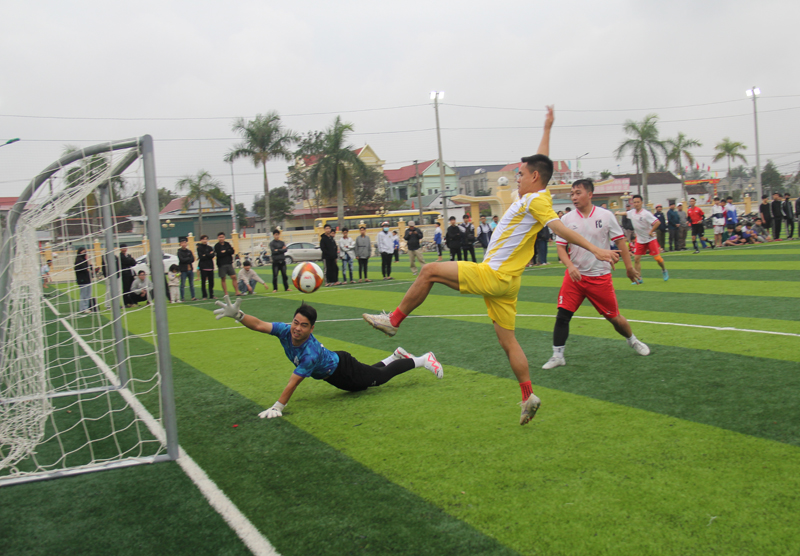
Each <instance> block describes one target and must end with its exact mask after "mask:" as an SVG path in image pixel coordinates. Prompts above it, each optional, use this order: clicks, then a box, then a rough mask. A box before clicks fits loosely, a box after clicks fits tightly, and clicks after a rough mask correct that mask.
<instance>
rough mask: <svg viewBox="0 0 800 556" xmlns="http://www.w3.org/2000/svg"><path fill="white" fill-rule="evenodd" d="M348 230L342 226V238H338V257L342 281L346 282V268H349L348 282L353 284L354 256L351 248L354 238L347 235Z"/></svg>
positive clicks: (353, 245) (353, 244) (354, 243)
mask: <svg viewBox="0 0 800 556" xmlns="http://www.w3.org/2000/svg"><path fill="white" fill-rule="evenodd" d="M348 232H349V230H348V229H347V228H342V239H340V240H339V258H340V259H342V283H346V282H347V270H348V269H350V283H351V284H355V283H356V281H355V280H353V260H354V259H355V258H356V254H355V251H353V248H354V247H355V245H356V242H355V240H354V239H353V238H352V237H349V236H348Z"/></svg>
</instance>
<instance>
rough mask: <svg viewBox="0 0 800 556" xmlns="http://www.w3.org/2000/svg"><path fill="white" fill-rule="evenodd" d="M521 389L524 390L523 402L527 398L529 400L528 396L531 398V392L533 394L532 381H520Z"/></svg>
mask: <svg viewBox="0 0 800 556" xmlns="http://www.w3.org/2000/svg"><path fill="white" fill-rule="evenodd" d="M519 389H520V390H522V401H523V402H524V401H525V400H527V399H528V398H530V397H531V394H533V387H532V386H531V381H530V380H529V381H527V382H520V383H519Z"/></svg>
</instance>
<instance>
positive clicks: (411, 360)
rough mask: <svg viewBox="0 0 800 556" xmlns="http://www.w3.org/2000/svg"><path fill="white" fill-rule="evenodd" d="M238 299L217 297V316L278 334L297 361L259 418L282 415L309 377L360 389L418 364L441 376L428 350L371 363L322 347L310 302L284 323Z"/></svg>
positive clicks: (398, 352) (403, 352) (400, 353)
mask: <svg viewBox="0 0 800 556" xmlns="http://www.w3.org/2000/svg"><path fill="white" fill-rule="evenodd" d="M241 303H242V301H241V300H236V303H234V304H231V300H230V298H229V297H228V296H227V295H226V296H225V302H224V303H223V302H222V301H217V306H219V307H220V308H219V309H216V310H215V311H214V314H215V315H216V317H217V320H219V319H221V318H223V317H230V318H232V319H234V320H236V321H237V322H240V323H242V324H243V325H245V326H246V327H247V328H249V329H250V330H255V331H256V332H263V333H264V334H272V335H273V336H277V338H278V341H280V343H281V345H282V346H283V350H284V352H286V357H288V358H289V361H291V362H292V363H293V364H294V365H296V368H295V370H294V373H292V376H291V378H290V379H289V384H287V385H286V388H284V390H283V393H282V394H281V396H280V398H278V401H277V402H275V403H274V404H273V406H272V407H270V408H269V409H267V410H264V411H262V412H261V413H259V414H258V416H259V417H261V418H262V419H264V418H265V417H266V418H267V419H272V418H273V417H281V416H282V415H283V410H284V408H285V407H286V404H288V403H289V399H290V398H291V397H292V394H294V391H295V390H296V389H297V386H298V385H299V384H300V383H301V382H303V379H305V378H308V377H311V378H314V379H317V380H324V381H325V382H327V383H328V384H330V385H332V386H335V387H336V388H339V389H340V390H346V391H348V392H359V391H361V390H366V389H367V388H370V387H371V386H380V385H381V384H385V383H387V382H389V381H390V380H391V379H393V378H394V377H396V376H397V375H400V374H403V373H405V372H407V371H410V370H411V369H414V368H417V367H425V368H426V369H428V370H429V371H430V372H432V373H433V374H434V375H435V376H436V378H442V376H444V374H443V372H442V365H441V364H440V363H439V361H437V360H436V356H434V355H433V353H431V352H428V353H426V354H424V355H420V356H419V357H414V356H413V355H411V354H410V353H408V352H406V350H404V349H403V348H401V347H398V348H397V349H396V350H395V351H394V353H393V354H392V355H390V356H389V357H387V358H386V359H384V360H383V361H380V362H378V363H375V364H374V365H372V366H370V365H365V364H364V363H361V362H359V361H358V360H356V358H355V357H353V356H352V355H350V354H349V353H348V352H346V351H330V350H328V349H325V348H324V347H323V345H322V344H321V343H319V341H318V340H317V339H316V338H315V337H314V334H312V333H313V332H314V323H315V322H316V321H317V311H316V309H314V308H313V307H311V306H310V305H305V304H303V305H301V306H300V307H298V308H297V310H296V311H295V312H294V317H293V318H292V323H291V324H285V323H282V322H264V321H261V320H259V319H257V318H256V317H253V316H251V315H245V314H244V313H243V312H242V310H241V309H240V308H239V307H240V305H241Z"/></svg>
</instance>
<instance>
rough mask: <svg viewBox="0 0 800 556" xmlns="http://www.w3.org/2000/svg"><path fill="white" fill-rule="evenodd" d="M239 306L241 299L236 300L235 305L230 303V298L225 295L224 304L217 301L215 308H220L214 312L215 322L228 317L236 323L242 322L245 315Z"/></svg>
mask: <svg viewBox="0 0 800 556" xmlns="http://www.w3.org/2000/svg"><path fill="white" fill-rule="evenodd" d="M241 304H242V300H241V299H237V300H236V303H231V298H230V297H228V296H227V295H226V296H225V302H224V303H223V302H222V301H217V307H220V308H219V309H215V310H214V314H215V315H217V320H219V319H221V318H222V317H230V318H232V319H234V320H235V321H236V322H242V319H243V318H244V317H245V314H244V312H242V311H241V310H240V309H239V306H240V305H241Z"/></svg>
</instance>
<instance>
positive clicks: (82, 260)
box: [75, 247, 93, 313]
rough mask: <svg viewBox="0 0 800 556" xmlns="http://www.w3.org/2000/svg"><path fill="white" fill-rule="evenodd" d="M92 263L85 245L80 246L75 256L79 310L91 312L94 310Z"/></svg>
mask: <svg viewBox="0 0 800 556" xmlns="http://www.w3.org/2000/svg"><path fill="white" fill-rule="evenodd" d="M92 270H93V269H92V264H91V263H90V262H89V257H88V254H87V253H86V248H85V247H79V248H78V253H77V254H76V256H75V281H76V282H77V283H78V289H79V290H80V301H79V303H78V311H79V312H81V313H89V312H91V310H92Z"/></svg>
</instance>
